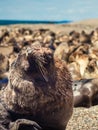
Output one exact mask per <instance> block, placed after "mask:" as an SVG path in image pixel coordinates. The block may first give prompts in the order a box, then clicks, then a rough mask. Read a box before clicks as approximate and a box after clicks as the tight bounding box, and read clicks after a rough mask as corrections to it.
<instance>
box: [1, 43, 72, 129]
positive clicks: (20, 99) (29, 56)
mask: <svg viewBox="0 0 98 130" xmlns="http://www.w3.org/2000/svg"><path fill="white" fill-rule="evenodd" d="M2 100H3V102H4V104H5V106H6V109H7V110H8V111H9V113H10V115H11V116H12V119H13V118H14V121H15V120H17V119H20V118H26V119H30V120H33V121H35V122H37V123H38V124H39V125H40V126H41V127H42V128H43V130H65V128H66V125H67V123H68V121H69V119H70V117H71V115H72V111H73V91H72V78H71V74H70V73H69V71H68V69H67V67H66V64H65V62H64V61H61V60H59V59H57V58H54V57H53V52H52V51H51V50H50V49H49V48H45V47H41V46H39V45H32V46H28V47H26V49H23V50H22V51H21V52H20V53H19V55H18V57H17V58H16V61H15V62H14V63H13V64H12V66H11V68H10V72H9V83H8V85H7V87H6V88H5V89H4V90H3V92H2ZM13 115H16V116H13Z"/></svg>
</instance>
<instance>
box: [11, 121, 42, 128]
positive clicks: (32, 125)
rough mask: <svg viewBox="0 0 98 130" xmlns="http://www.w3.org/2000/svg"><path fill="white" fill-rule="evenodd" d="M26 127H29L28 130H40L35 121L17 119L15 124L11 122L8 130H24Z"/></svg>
mask: <svg viewBox="0 0 98 130" xmlns="http://www.w3.org/2000/svg"><path fill="white" fill-rule="evenodd" d="M26 126H27V127H30V130H41V127H40V126H39V125H38V124H37V123H36V122H35V121H31V120H27V119H18V120H16V121H15V122H11V123H10V130H18V129H25V127H26ZM27 127H26V129H27Z"/></svg>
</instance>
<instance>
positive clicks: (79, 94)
mask: <svg viewBox="0 0 98 130" xmlns="http://www.w3.org/2000/svg"><path fill="white" fill-rule="evenodd" d="M73 95H74V106H75V107H80V106H82V107H91V106H92V105H94V104H98V79H81V80H77V81H74V82H73Z"/></svg>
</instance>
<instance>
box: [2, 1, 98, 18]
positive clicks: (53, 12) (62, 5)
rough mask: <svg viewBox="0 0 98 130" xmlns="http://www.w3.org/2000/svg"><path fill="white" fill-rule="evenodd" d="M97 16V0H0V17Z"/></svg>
mask: <svg viewBox="0 0 98 130" xmlns="http://www.w3.org/2000/svg"><path fill="white" fill-rule="evenodd" d="M91 18H98V0H0V19H8V20H12V19H13V20H49V21H51V20H52V21H56V20H59V21H61V20H71V21H79V20H84V19H91Z"/></svg>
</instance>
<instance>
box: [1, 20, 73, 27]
mask: <svg viewBox="0 0 98 130" xmlns="http://www.w3.org/2000/svg"><path fill="white" fill-rule="evenodd" d="M70 22H72V21H70V20H62V21H47V20H43V21H40V20H32V21H30V20H0V25H1V26H2V25H11V24H66V23H70Z"/></svg>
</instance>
